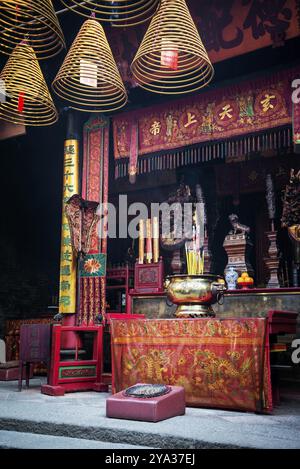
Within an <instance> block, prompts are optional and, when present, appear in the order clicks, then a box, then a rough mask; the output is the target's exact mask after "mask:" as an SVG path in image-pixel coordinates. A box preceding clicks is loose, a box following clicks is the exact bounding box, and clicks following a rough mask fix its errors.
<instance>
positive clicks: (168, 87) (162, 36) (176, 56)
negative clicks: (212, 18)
mask: <svg viewBox="0 0 300 469" xmlns="http://www.w3.org/2000/svg"><path fill="white" fill-rule="evenodd" d="M131 70H132V73H133V75H134V78H135V79H136V81H137V82H138V83H139V85H140V86H141V87H142V88H145V89H146V90H148V91H152V92H153V93H160V94H183V93H189V92H192V91H196V90H199V89H200V88H203V87H204V86H206V85H207V84H208V83H209V82H210V81H211V79H212V77H213V75H214V69H213V66H212V64H211V61H210V59H209V57H208V55H207V52H206V50H205V47H204V46H203V43H202V41H201V38H200V36H199V33H198V30H197V28H196V26H195V24H194V22H193V19H192V17H191V15H190V12H189V10H188V8H187V6H186V3H185V0H161V6H160V8H159V10H158V12H157V14H156V15H155V16H154V17H153V19H152V21H151V23H150V26H149V28H148V30H147V32H146V34H145V37H144V39H143V41H142V43H141V45H140V47H139V49H138V51H137V53H136V56H135V58H134V60H133V62H132V65H131Z"/></svg>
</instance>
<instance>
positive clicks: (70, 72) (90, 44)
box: [52, 19, 127, 112]
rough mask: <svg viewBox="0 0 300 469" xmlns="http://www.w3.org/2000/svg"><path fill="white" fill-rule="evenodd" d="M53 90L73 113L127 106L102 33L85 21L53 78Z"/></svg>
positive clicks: (90, 22) (93, 22)
mask: <svg viewBox="0 0 300 469" xmlns="http://www.w3.org/2000/svg"><path fill="white" fill-rule="evenodd" d="M52 87H53V90H54V91H55V93H56V94H57V95H58V96H60V97H61V98H63V99H65V100H66V101H68V102H70V103H71V107H72V108H73V109H76V110H79V111H86V112H87V111H88V112H99V111H101V112H111V111H115V110H117V109H120V108H121V107H123V106H124V105H125V104H126V103H127V93H126V89H125V86H124V83H123V81H122V78H121V75H120V72H119V70H118V68H117V65H116V62H115V60H114V57H113V55H112V52H111V49H110V46H109V44H108V41H107V39H106V36H105V33H104V30H103V28H102V26H101V25H100V23H98V22H97V21H96V20H94V19H90V20H87V21H85V23H84V24H83V25H82V27H81V29H80V31H79V33H78V35H77V37H76V39H75V41H74V42H73V44H72V46H71V48H70V50H69V52H68V54H67V56H66V58H65V60H64V62H63V64H62V66H61V68H60V70H59V72H58V74H57V76H56V78H55V79H54V81H53V84H52Z"/></svg>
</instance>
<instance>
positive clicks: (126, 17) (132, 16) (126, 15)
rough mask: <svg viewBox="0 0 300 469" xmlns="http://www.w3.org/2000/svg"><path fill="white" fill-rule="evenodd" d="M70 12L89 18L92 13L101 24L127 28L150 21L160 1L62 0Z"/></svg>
mask: <svg viewBox="0 0 300 469" xmlns="http://www.w3.org/2000/svg"><path fill="white" fill-rule="evenodd" d="M61 2H62V3H63V4H64V5H65V6H66V7H67V8H69V9H70V10H72V11H74V13H77V14H79V15H82V16H86V17H89V16H90V15H91V12H93V13H94V14H95V18H97V19H98V20H99V21H101V22H109V23H111V25H112V26H116V27H122V28H126V27H129V26H136V25H137V24H141V23H144V22H145V21H147V20H149V19H150V18H151V17H152V16H153V15H154V13H155V12H156V10H157V7H158V5H159V2H160V0H98V1H97V0H96V1H90V0H87V1H82V0H61Z"/></svg>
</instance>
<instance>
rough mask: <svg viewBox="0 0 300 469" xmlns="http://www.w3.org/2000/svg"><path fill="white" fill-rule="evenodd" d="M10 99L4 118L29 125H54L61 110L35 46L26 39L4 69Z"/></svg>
mask: <svg viewBox="0 0 300 469" xmlns="http://www.w3.org/2000/svg"><path fill="white" fill-rule="evenodd" d="M0 79H1V80H2V86H4V87H5V92H6V100H5V102H2V103H1V104H0V119H3V120H5V121H8V122H11V123H13V124H23V125H28V126H44V125H51V124H54V122H56V121H57V119H58V114H57V111H56V108H55V106H54V103H53V101H52V98H51V95H50V93H49V90H48V87H47V84H46V82H45V79H44V76H43V74H42V71H41V68H40V65H39V62H38V60H37V57H36V55H35V52H34V50H33V49H32V47H31V46H29V45H28V43H27V42H26V41H23V42H22V43H20V44H19V45H17V46H16V48H15V49H14V51H13V52H12V54H11V56H10V58H9V59H8V61H7V63H6V65H5V66H4V68H3V70H2V72H1V73H0Z"/></svg>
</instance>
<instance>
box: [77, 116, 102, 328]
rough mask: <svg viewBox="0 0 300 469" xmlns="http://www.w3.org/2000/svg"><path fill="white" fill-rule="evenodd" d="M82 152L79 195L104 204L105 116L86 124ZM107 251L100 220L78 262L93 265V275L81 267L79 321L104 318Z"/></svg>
mask: <svg viewBox="0 0 300 469" xmlns="http://www.w3.org/2000/svg"><path fill="white" fill-rule="evenodd" d="M83 151H84V153H83V171H82V194H81V195H82V197H83V199H85V200H88V201H90V202H97V203H98V204H100V205H101V204H105V203H107V201H108V170H109V120H108V119H107V118H105V117H104V116H102V115H99V116H93V117H92V118H91V119H90V120H89V121H88V122H87V123H86V124H85V127H84V150H83ZM106 252H107V235H106V227H105V226H103V225H102V224H101V222H99V223H97V224H95V226H94V227H93V230H92V232H91V240H90V248H89V251H88V255H87V256H86V257H85V259H84V261H83V262H82V263H81V267H82V266H85V265H86V266H88V269H90V268H93V275H90V274H89V273H88V272H86V269H83V268H81V269H80V276H81V279H80V282H81V288H80V292H81V294H80V312H79V324H82V325H92V324H94V322H95V319H96V317H97V316H98V315H99V314H101V315H102V316H103V317H105V305H106V301H105V295H106V293H105V290H106V289H105V285H106ZM96 266H97V268H96Z"/></svg>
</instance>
